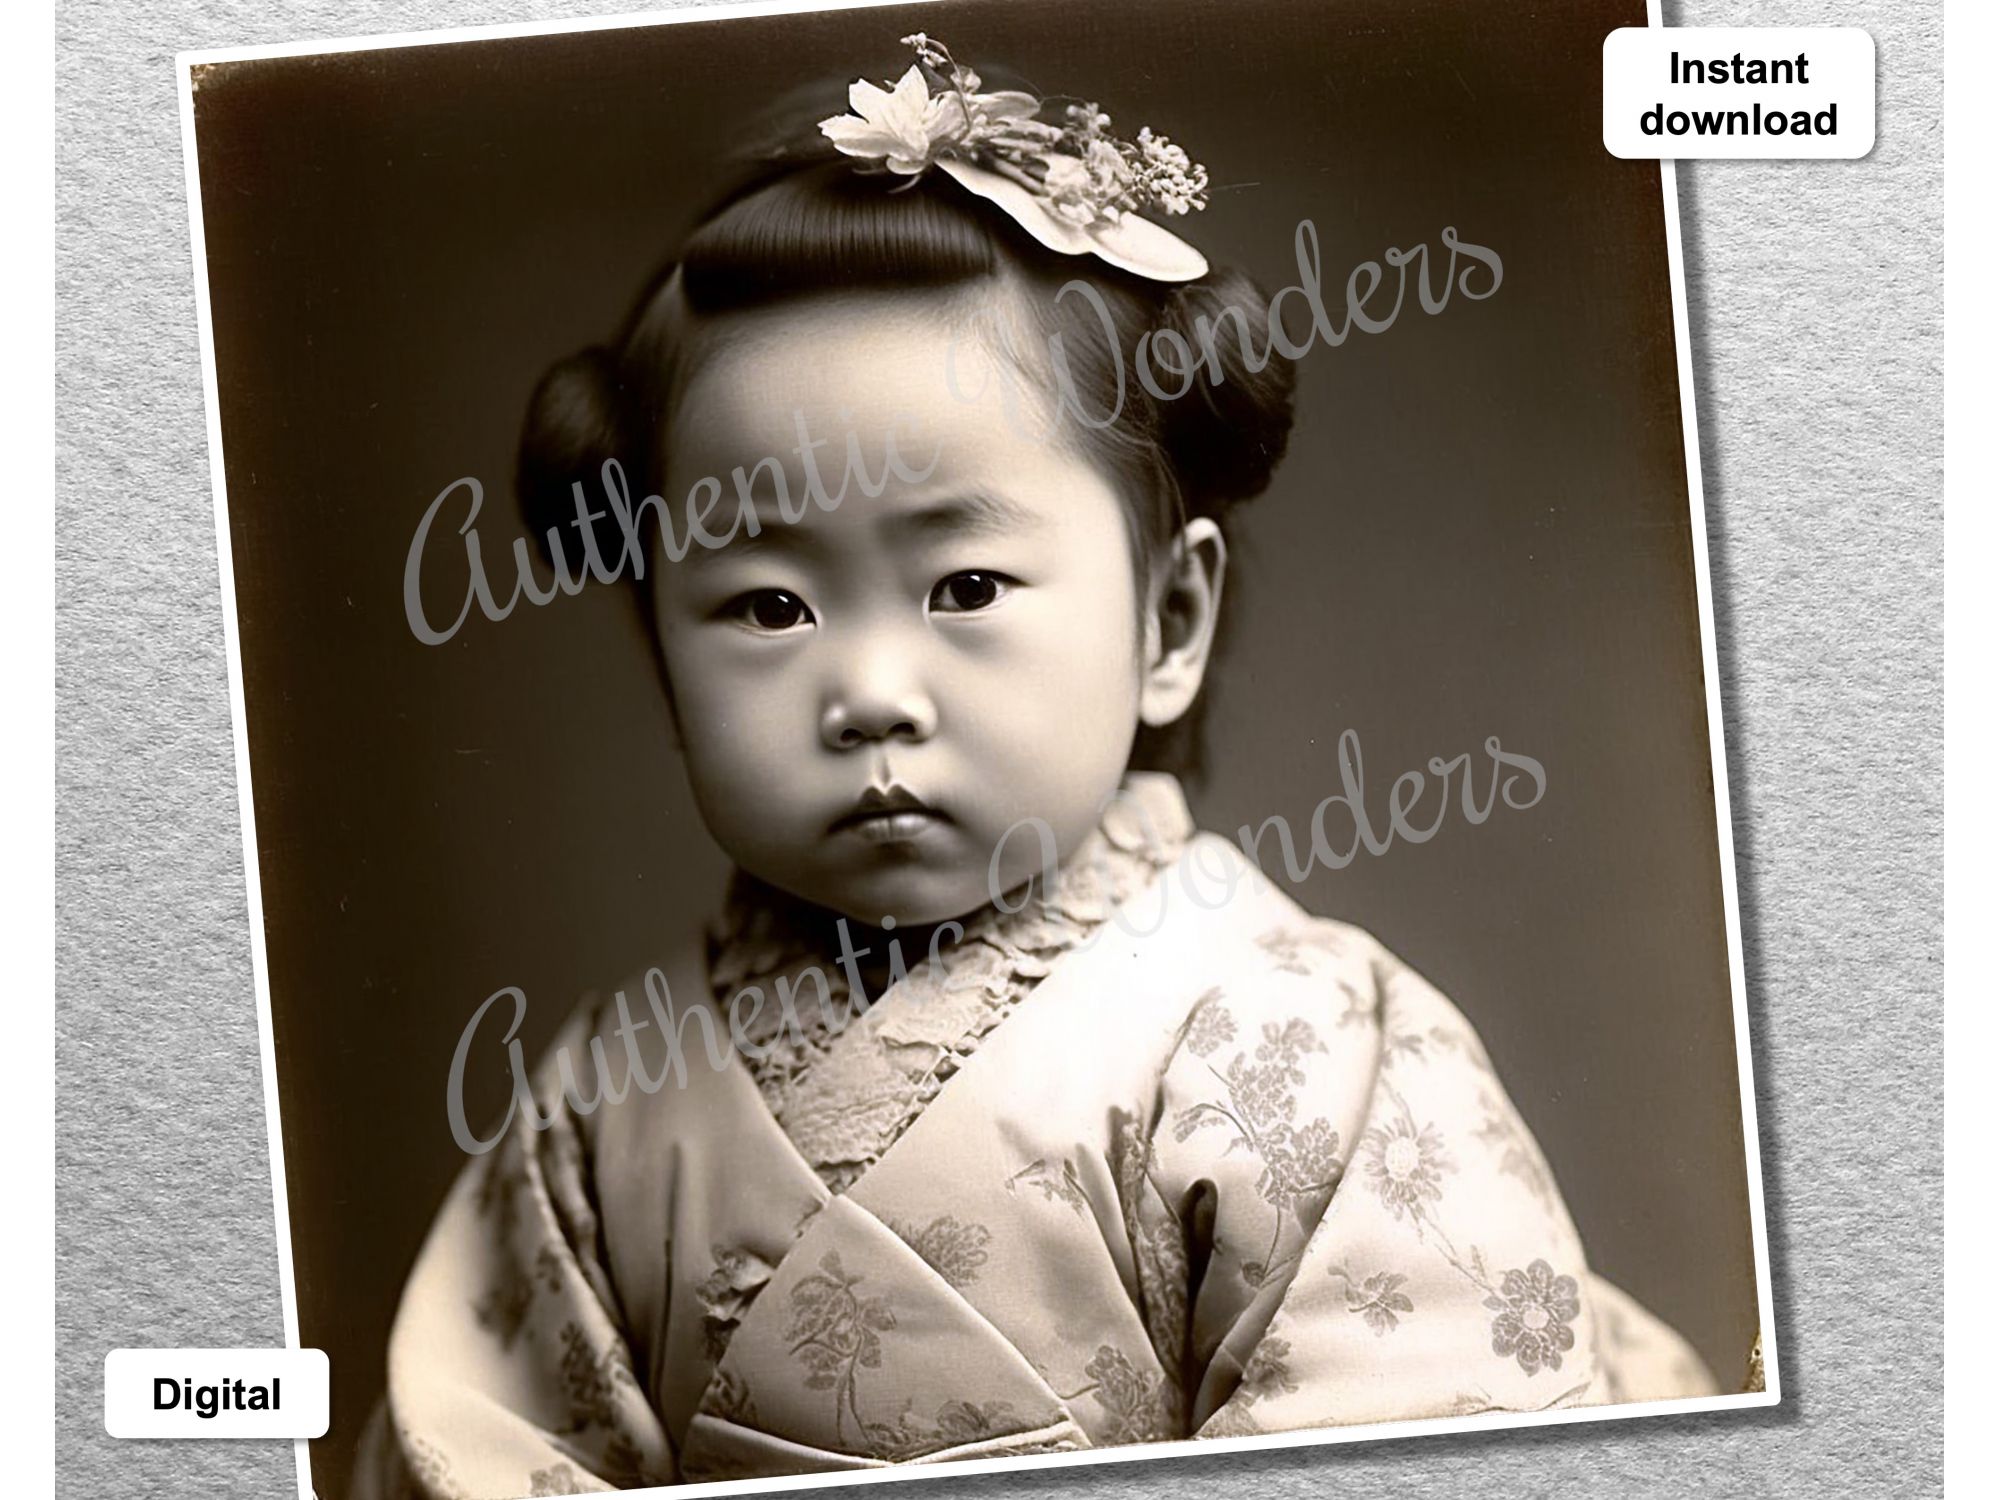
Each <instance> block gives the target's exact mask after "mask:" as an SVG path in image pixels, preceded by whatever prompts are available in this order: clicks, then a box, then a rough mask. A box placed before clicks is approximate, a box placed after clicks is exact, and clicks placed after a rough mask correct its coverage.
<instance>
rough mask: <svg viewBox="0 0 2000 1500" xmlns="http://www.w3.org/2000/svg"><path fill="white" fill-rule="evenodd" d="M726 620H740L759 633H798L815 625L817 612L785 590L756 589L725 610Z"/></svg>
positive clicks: (723, 608) (723, 610)
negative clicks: (806, 627)
mask: <svg viewBox="0 0 2000 1500" xmlns="http://www.w3.org/2000/svg"><path fill="white" fill-rule="evenodd" d="M719 613H720V614H721V615H722V616H723V617H724V618H726V619H731V620H740V621H741V622H742V623H743V624H745V625H749V626H751V627H753V628H755V629H757V630H768V631H773V632H776V631H783V630H796V629H798V628H799V627H800V626H801V625H810V624H812V623H813V612H812V610H811V608H810V607H809V606H808V605H807V604H806V601H805V600H803V599H801V598H800V597H799V596H798V595H797V594H794V593H789V592H787V591H786V590H784V589H752V590H751V591H750V592H749V593H747V594H738V595H737V596H736V597H735V598H734V599H731V600H730V601H729V602H728V603H727V604H725V605H723V606H722V609H721V610H720V611H719Z"/></svg>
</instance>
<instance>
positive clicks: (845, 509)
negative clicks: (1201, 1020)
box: [654, 296, 1145, 925]
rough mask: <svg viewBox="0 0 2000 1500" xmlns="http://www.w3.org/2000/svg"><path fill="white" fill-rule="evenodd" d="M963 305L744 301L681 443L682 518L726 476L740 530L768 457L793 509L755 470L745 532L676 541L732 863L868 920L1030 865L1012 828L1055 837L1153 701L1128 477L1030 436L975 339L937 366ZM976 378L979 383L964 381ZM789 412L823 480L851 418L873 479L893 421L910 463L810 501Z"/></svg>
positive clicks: (714, 792)
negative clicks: (873, 481)
mask: <svg viewBox="0 0 2000 1500" xmlns="http://www.w3.org/2000/svg"><path fill="white" fill-rule="evenodd" d="M952 305H953V304H952V303H951V302H950V301H949V300H948V299H945V298H942V297H940V298H935V299H912V298H908V297H901V296H898V297H886V296H875V297H868V298H856V299H847V300H839V299H833V298H825V299H820V300H817V301H814V302H810V303H805V304H794V305H791V306H787V307H784V308H778V309H772V310H770V311H769V312H762V313H757V314H753V315H747V316H743V317H741V318H737V319H733V320H732V322H731V325H730V328H729V337H728V338H727V339H726V340H725V341H723V345H724V346H723V347H722V348H721V350H720V351H719V352H718V353H717V354H716V355H714V356H713V357H712V358H710V359H709V360H708V361H706V362H705V363H704V364H703V366H702V367H701V370H700V372H699V374H697V375H695V376H694V377H693V378H692V380H691V383H690V385H689V387H688V389H687V390H686V392H685V393H684V397H683V400H682V402H681V404H680V406H679V408H678V411H677V414H676V417H675V421H674V424H673V428H672V431H671V433H670V434H669V441H668V453H669V454H670V459H669V466H668V474H667V484H666V488H665V494H666V495H667V497H668V499H669V510H670V513H671V514H672V515H673V516H674V517H675V524H676V526H677V527H679V526H680V525H682V524H683V522H684V517H685V515H686V496H687V494H688V490H689V487H690V486H691V485H694V484H695V483H696V482H697V481H698V480H700V479H701V478H702V477H703V476H715V477H717V478H719V479H720V480H721V481H722V484H723V495H724V498H723V499H722V501H721V502H720V503H718V504H717V505H716V506H715V507H714V509H713V510H712V512H711V513H710V514H709V516H708V519H707V522H706V525H707V529H708V530H709V531H710V532H711V533H717V534H728V533H729V531H730V529H731V527H730V522H731V521H732V520H733V519H735V518H736V516H737V513H738V510H739V506H738V502H737V500H736V497H735V487H734V484H733V482H732V480H731V478H730V476H731V474H732V471H733V470H735V469H736V468H737V467H738V466H741V467H742V468H743V469H744V470H746V471H750V470H753V469H754V468H755V466H756V465H757V464H758V463H759V462H760V461H762V460H767V459H770V460H776V462H777V463H778V464H780V465H782V467H783V468H784V471H785V476H786V489H787V491H788V493H789V495H790V497H791V504H790V512H791V514H793V515H797V514H798V513H799V511H800V510H801V509H803V511H804V513H805V514H804V516H803V518H802V519H800V520H797V521H792V522H787V521H784V520H782V519H781V518H780V517H779V514H778V512H777V508H776V503H775V502H776V497H777V486H776V482H775V480H774V479H773V478H772V476H771V475H770V473H769V472H768V469H769V465H767V466H766V472H765V473H764V474H762V475H759V476H758V481H757V484H758V487H757V489H756V490H755V491H754V493H755V494H756V496H757V497H758V499H759V501H760V504H759V505H758V514H759V517H760V521H761V531H760V534H759V535H758V536H757V537H755V538H749V537H747V536H746V535H744V530H745V529H746V528H739V529H738V531H737V534H736V538H735V540H733V541H731V542H730V543H729V544H728V545H727V546H725V547H722V548H720V549H712V550H711V549H707V548H703V547H700V546H696V547H694V548H692V549H690V551H689V552H688V555H687V556H686V557H685V558H684V559H683V560H681V561H680V562H664V561H663V562H662V564H661V566H662V568H663V569H664V572H663V574H662V576H661V577H660V578H659V580H658V585H657V587H656V588H655V591H654V597H655V600H656V605H655V608H656V610H657V621H658V627H659V634H660V640H661V644H662V648H663V653H664V657H665V661H666V666H667V671H668V675H669V677H670V679H671V681H672V684H673V689H674V697H675V703H676V710H677V718H678V721H679V726H680V733H681V738H682V743H683V746H684V748H685V751H686V756H687V764H688V768H689V773H690V776H691V779H692V782H693V787H694V792H695V797H696V800H697V801H698V803H699V805H700V807H701V811H702V816H703V818H704V819H705V820H706V822H707V824H708V827H709V829H710V831H711V832H712V833H713V834H714V836H715V837H716V839H717V840H718V842H720V843H721V845H722V846H723V848H724V849H725V850H726V851H727V852H728V853H729V854H730V856H731V857H732V858H733V859H735V860H736V862H737V863H738V864H740V865H741V866H742V867H743V868H744V869H746V870H748V871H749V872H751V873H752V874H754V875H756V876H758V877H759V878H761V879H763V880H765V881H768V882H769V883H771V884H773V885H776V886H778V887H780V888H782V889H785V890H788V891H791V892H793V893H794V894H796V895H799V896H802V897H804V898H806V899H807V900H810V901H813V902H816V903H818V904H820V905H822V906H826V907H829V908H832V909H834V910H836V911H839V912H842V913H844V914H846V915H848V916H850V917H852V918H855V919H856V920H859V921H863V922H869V923H878V924H879V923H880V922H881V920H882V918H883V917H885V916H888V917H893V918H895V919H896V921H897V922H899V923H902V924H904V925H910V924H915V923H921V922H934V921H940V920H943V919H945V918H947V917H954V916H959V915H962V914H964V913H966V912H969V911H972V910H975V909H976V908H978V907H980V906H982V905H984V904H985V903H986V902H988V901H990V900H992V899H993V898H994V897H995V896H996V895H998V894H1002V893H1005V892H1007V891H1010V890H1012V889H1013V888H1014V887H1016V886H1018V885H1019V884H1020V883H1021V882H1022V881H1024V880H1026V879H1027V878H1028V877H1029V876H1031V875H1033V874H1034V873H1035V872H1036V871H1037V870H1039V869H1040V868H1041V867H1042V865H1043V862H1044V860H1045V859H1046V857H1047V851H1046V850H1045V849H1044V847H1043V843H1042V839H1041V838H1040V836H1039V835H1038V833H1037V832H1036V831H1035V830H1034V829H1032V828H1030V827H1021V828H1018V829H1015V831H1014V832H1013V834H1012V835H1011V836H1008V831H1009V829H1010V828H1013V827H1014V825H1016V824H1018V823H1020V822H1021V821H1022V820H1024V819H1029V818H1038V819H1041V820H1042V821H1043V822H1045V823H1046V824H1047V825H1048V827H1049V829H1050V830H1051V831H1052V832H1053V834H1054V837H1055V841H1056V846H1057V849H1056V852H1057V854H1058V856H1059V857H1067V855H1068V854H1069V853H1070V852H1071V851H1073V850H1074V849H1075V847H1076V846H1077V844H1078V843H1079V842H1080V841H1081V840H1082V839H1083V837H1084V836H1085V835H1086V834H1087V833H1088V832H1089V831H1090V830H1091V829H1092V828H1093V827H1094V826H1095V824H1096V822H1097V819H1098V817H1099V815H1100V813H1101V811H1102V808H1103V806H1104V803H1105V801H1106V799H1107V798H1109V796H1110V795H1111V793H1112V792H1113V791H1114V789H1115V788H1116V787H1117V785H1118V782H1119V780H1120V777H1121V776H1122V774H1123V772H1124V769H1125V765H1126V760H1127V756H1128V754H1129V753H1130V750H1131V746H1132V741H1133V736H1134V733H1135V730H1136V727H1137V724H1138V721H1139V713H1140V698H1141V691H1142V677H1143V670H1142V669H1143V663H1142V651H1143V649H1144V634H1145V633H1144V632H1143V631H1142V629H1141V625H1140V620H1141V608H1140V605H1141V599H1140V594H1139V588H1140V584H1139V582H1138V580H1137V579H1135V577H1134V568H1133V561H1132V551H1131V547H1130V543H1129V534H1128V531H1127V523H1126V519H1125V514H1124V510H1123V507H1122V506H1121V504H1120V500H1119V497H1118V495H1117V493H1116V492H1115V490H1114V489H1113V487H1112V485H1111V482H1110V481H1109V480H1108V479H1107V478H1106V477H1105V476H1104V475H1102V474H1101V473H1099V471H1098V470H1097V468H1096V467H1094V466H1093V465H1092V464H1090V463H1088V462H1087V461H1085V460H1084V459H1082V458H1080V457H1078V456H1076V455H1075V454H1074V453H1072V452H1071V451H1070V450H1069V448H1068V447H1067V446H1065V445H1063V444H1061V443H1058V442H1041V441H1038V440H1036V439H1035V438H1033V437H1031V436H1028V435H1025V434H1026V433H1027V432H1028V431H1029V430H1030V429H1031V427H1032V424H1033V423H1034V422H1037V421H1039V420H1040V419H1041V416H1042V414H1041V413H1034V414H1031V416H1030V419H1029V421H1028V422H1022V423H1020V424H1019V425H1018V429H1017V425H1016V424H1013V423H1010V422H1009V420H1008V416H1007V413H1006V409H1005V407H1004V406H1003V403H1002V400H1001V398H1000V395H999V391H1000V389H1001V384H1000V371H999V368H998V361H997V360H989V357H988V356H986V355H985V354H983V353H981V352H980V350H981V348H982V347H983V346H981V345H979V344H978V341H977V340H974V339H970V338H966V337H963V336H961V337H960V338H959V339H958V340H957V352H956V354H955V356H954V357H955V359H956V361H957V368H958V371H959V375H958V379H957V384H956V390H955V389H954V387H953V385H952V384H950V383H948V382H947V379H946V373H945V372H946V363H945V355H946V350H947V348H948V347H951V346H952V343H953V339H952V326H953V325H952V323H951V321H950V320H949V318H948V316H947V315H946V314H947V312H948V310H949V308H950V307H951V306H952ZM739 328H740V336H739ZM1016 378H1017V380H1018V377H1016ZM982 382H983V383H984V384H985V386H986V388H987V390H988V391H989V392H990V393H991V394H989V395H988V396H987V397H986V398H984V399H965V400H961V399H960V395H959V393H965V394H967V395H969V394H970V393H971V392H972V391H974V390H977V389H978V388H979V387H980V386H981V384H982ZM801 419H803V422H804V430H805V432H806V433H808V434H810V437H811V438H812V439H814V440H822V441H823V443H824V446H821V447H818V448H817V449H816V450H814V452H813V458H814V461H815V462H816V465H817V467H818V470H819V472H820V474H821V476H822V479H823V485H824V492H825V493H826V494H828V495H835V494H838V493H839V492H840V487H841V483H842V479H843V476H844V475H845V472H846V467H847V444H848V440H849V437H848V435H849V434H850V433H852V434H854V436H855V440H856V441H857V442H858V444H859V451H860V455H861V458H862V461H863V464H862V466H863V467H865V469H866V471H867V473H868V474H869V475H870V476H874V477H877V478H879V477H880V476H881V475H882V473H883V470H884V461H885V458H886V456H887V453H888V434H889V433H890V431H891V429H892V427H893V430H894V433H895V449H896V452H897V453H898V454H899V455H900V456H901V460H902V465H903V472H904V473H905V474H909V473H921V474H922V475H923V477H922V478H921V479H920V480H917V481H915V482H911V481H910V480H908V479H905V478H899V477H896V476H894V475H891V477H890V478H889V480H888V484H887V487H886V488H885V489H883V490H882V492H881V493H880V495H879V496H878V497H875V498H870V497H869V496H868V495H867V494H865V493H863V492H862V490H861V488H860V485H859V484H858V483H857V482H856V481H855V480H854V479H848V481H847V489H846V494H845V496H844V497H843V498H842V499H841V500H840V502H839V504H838V506H837V507H836V508H834V509H832V510H830V511H829V510H828V509H827V508H826V507H825V506H824V505H823V504H821V503H818V502H816V501H814V500H812V499H810V498H808V496H809V491H808V488H807V478H806V465H805V463H804V461H803V460H802V458H801V455H800V452H799V448H800V444H801V436H800V430H799V425H798V424H799V421H800V420H801ZM933 455H935V457H934V458H933ZM926 470H928V472H924V471H926ZM885 794H886V796H885ZM912 804H915V805H912ZM1003 837H1004V838H1005V844H1004V847H1002V840H1003ZM996 848H998V849H999V850H1000V859H999V862H998V865H997V867H996V866H995V865H994V855H995V851H996Z"/></svg>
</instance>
